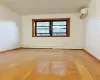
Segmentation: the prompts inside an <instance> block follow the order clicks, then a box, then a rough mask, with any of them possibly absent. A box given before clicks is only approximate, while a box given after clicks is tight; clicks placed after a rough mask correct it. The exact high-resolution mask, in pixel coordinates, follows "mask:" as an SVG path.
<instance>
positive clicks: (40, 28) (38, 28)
mask: <svg viewBox="0 0 100 80" xmlns="http://www.w3.org/2000/svg"><path fill="white" fill-rule="evenodd" d="M36 28H37V30H44V29H45V30H49V27H36Z"/></svg>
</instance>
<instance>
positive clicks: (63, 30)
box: [53, 28, 66, 32]
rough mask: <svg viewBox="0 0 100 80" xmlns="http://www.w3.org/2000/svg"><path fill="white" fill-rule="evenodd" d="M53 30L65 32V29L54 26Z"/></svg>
mask: <svg viewBox="0 0 100 80" xmlns="http://www.w3.org/2000/svg"><path fill="white" fill-rule="evenodd" d="M53 32H66V29H61V28H59V29H58V28H55V29H53Z"/></svg>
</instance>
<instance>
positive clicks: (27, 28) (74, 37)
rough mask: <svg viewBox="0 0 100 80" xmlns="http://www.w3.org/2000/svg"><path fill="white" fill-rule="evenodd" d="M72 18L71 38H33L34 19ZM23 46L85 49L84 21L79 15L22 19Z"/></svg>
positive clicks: (36, 16)
mask: <svg viewBox="0 0 100 80" xmlns="http://www.w3.org/2000/svg"><path fill="white" fill-rule="evenodd" d="M42 18H70V19H71V21H70V37H32V19H42ZM22 46H23V47H26V48H66V49H82V48H83V21H82V20H80V18H79V14H78V13H76V14H50V15H28V16H23V17H22Z"/></svg>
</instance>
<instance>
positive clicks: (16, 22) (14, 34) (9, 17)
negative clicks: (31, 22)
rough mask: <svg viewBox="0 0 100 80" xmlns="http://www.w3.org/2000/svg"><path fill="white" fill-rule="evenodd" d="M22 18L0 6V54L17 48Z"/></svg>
mask: <svg viewBox="0 0 100 80" xmlns="http://www.w3.org/2000/svg"><path fill="white" fill-rule="evenodd" d="M21 19H22V17H21V16H20V15H18V14H17V13H15V12H12V11H10V10H9V9H7V8H5V7H3V6H1V5H0V52H1V51H5V50H10V49H14V48H18V47H20V46H21V44H20V36H19V35H20V34H21V33H20V30H21Z"/></svg>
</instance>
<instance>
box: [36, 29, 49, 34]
mask: <svg viewBox="0 0 100 80" xmlns="http://www.w3.org/2000/svg"><path fill="white" fill-rule="evenodd" d="M36 32H37V33H49V29H46V30H45V29H43V30H37V31H36Z"/></svg>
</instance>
